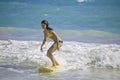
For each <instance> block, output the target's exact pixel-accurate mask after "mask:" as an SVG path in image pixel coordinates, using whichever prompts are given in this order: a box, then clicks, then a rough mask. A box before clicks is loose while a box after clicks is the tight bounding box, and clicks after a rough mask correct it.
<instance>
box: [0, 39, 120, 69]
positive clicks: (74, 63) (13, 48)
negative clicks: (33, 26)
mask: <svg viewBox="0 0 120 80" xmlns="http://www.w3.org/2000/svg"><path fill="white" fill-rule="evenodd" d="M40 45H41V42H38V41H15V40H8V41H0V64H1V65H22V66H23V65H24V66H50V65H51V62H50V60H49V59H48V58H47V57H46V52H47V50H48V48H49V47H50V46H51V45H52V42H48V43H46V47H45V48H44V53H41V52H40ZM119 53H120V45H117V44H98V43H81V42H73V41H69V42H64V44H63V46H62V48H61V50H60V51H56V52H55V53H54V56H55V57H56V59H57V60H58V61H59V63H60V64H61V65H62V66H63V68H64V69H67V70H71V69H73V70H74V69H84V68H91V67H92V68H120V54H119ZM0 67H2V66H0Z"/></svg>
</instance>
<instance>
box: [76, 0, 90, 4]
mask: <svg viewBox="0 0 120 80" xmlns="http://www.w3.org/2000/svg"><path fill="white" fill-rule="evenodd" d="M77 1H78V2H80V3H83V2H89V1H92V0H77Z"/></svg>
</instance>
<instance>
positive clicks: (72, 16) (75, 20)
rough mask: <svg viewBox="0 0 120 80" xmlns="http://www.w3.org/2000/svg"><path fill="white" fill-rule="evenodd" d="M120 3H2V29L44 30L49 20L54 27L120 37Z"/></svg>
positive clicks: (82, 0)
mask: <svg viewBox="0 0 120 80" xmlns="http://www.w3.org/2000/svg"><path fill="white" fill-rule="evenodd" d="M119 14H120V1H119V0H115V1H114V0H106V1H105V0H100V1H99V0H60V1H57V0H51V1H49V0H45V1H43V0H35V1H34V0H30V1H24V0H21V1H19V0H13V1H10V0H1V1H0V27H26V28H33V29H34V28H37V29H39V27H40V22H41V20H43V19H46V20H48V21H49V22H50V24H51V26H52V27H53V28H55V29H56V28H57V29H63V30H64V29H66V30H68V29H70V30H73V29H74V30H91V29H92V30H100V31H106V32H113V33H118V34H120V32H119V30H120V15H119Z"/></svg>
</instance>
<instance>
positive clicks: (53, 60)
mask: <svg viewBox="0 0 120 80" xmlns="http://www.w3.org/2000/svg"><path fill="white" fill-rule="evenodd" d="M56 50H57V44H56V43H54V44H53V45H52V46H51V47H50V48H49V50H48V52H47V56H48V57H49V58H50V60H51V61H52V66H57V65H59V63H58V62H57V61H56V59H55V58H54V56H53V55H52V53H53V52H55V51H56Z"/></svg>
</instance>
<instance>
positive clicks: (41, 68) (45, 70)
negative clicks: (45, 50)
mask: <svg viewBox="0 0 120 80" xmlns="http://www.w3.org/2000/svg"><path fill="white" fill-rule="evenodd" d="M58 69H59V66H54V67H40V68H39V73H46V72H53V71H57V70H58Z"/></svg>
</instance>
